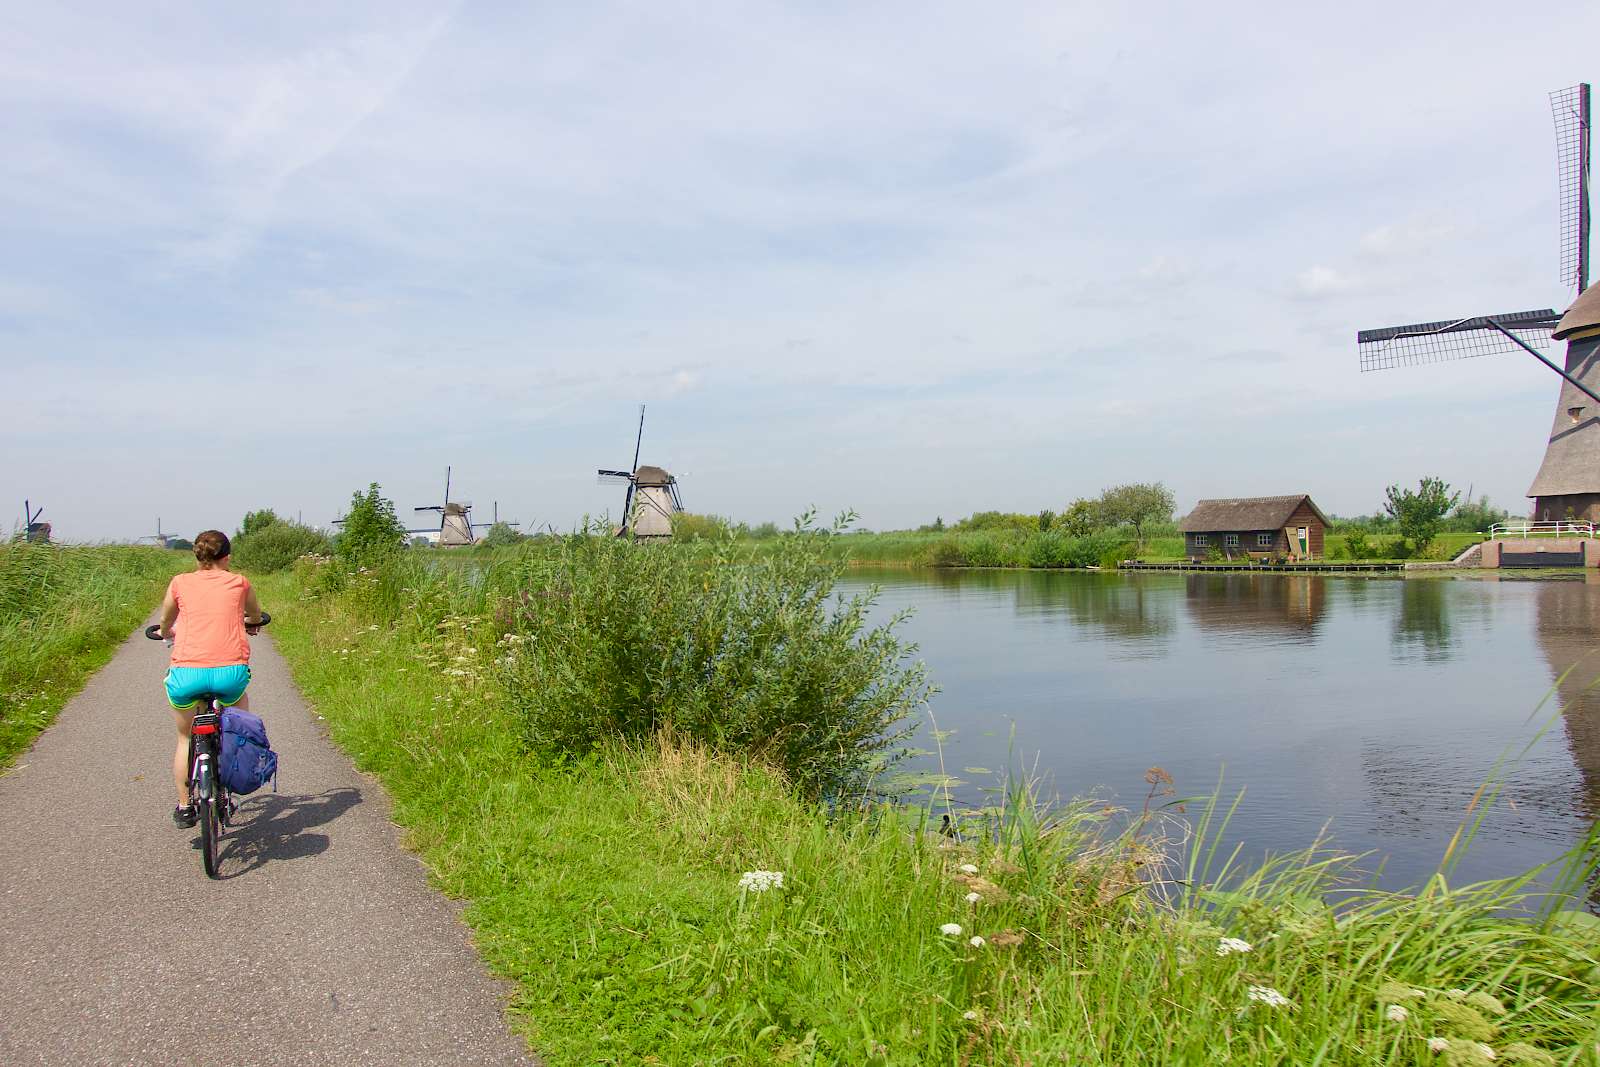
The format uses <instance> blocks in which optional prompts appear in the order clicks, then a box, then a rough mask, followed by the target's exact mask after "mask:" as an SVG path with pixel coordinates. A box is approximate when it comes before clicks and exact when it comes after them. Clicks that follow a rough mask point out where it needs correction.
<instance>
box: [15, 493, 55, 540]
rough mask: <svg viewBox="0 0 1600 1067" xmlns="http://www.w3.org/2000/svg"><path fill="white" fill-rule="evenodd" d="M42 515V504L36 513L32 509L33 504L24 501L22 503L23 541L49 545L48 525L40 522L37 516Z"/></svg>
mask: <svg viewBox="0 0 1600 1067" xmlns="http://www.w3.org/2000/svg"><path fill="white" fill-rule="evenodd" d="M43 514H44V505H43V504H40V505H39V509H38V510H37V511H35V510H34V508H33V502H32V501H29V500H24V501H23V502H22V537H23V540H25V541H38V542H42V543H44V544H49V543H50V524H49V523H48V522H40V521H39V516H40V515H43Z"/></svg>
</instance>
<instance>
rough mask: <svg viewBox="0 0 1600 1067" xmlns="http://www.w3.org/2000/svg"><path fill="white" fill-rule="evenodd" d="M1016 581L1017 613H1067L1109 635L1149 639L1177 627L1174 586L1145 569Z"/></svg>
mask: <svg viewBox="0 0 1600 1067" xmlns="http://www.w3.org/2000/svg"><path fill="white" fill-rule="evenodd" d="M1034 577H1035V578H1036V579H1041V580H1035V581H1031V582H1022V583H1019V584H1018V586H1017V614H1018V615H1039V616H1064V617H1066V618H1067V619H1070V620H1071V621H1072V623H1073V624H1074V625H1077V626H1080V627H1083V628H1084V629H1088V630H1094V631H1097V632H1099V633H1101V634H1104V635H1105V636H1107V637H1116V638H1122V639H1124V640H1133V641H1137V642H1141V643H1143V642H1145V641H1149V640H1152V639H1155V638H1159V637H1163V636H1165V635H1167V634H1169V633H1171V632H1172V627H1173V622H1174V615H1175V613H1176V607H1175V605H1174V603H1173V601H1174V600H1175V598H1174V597H1173V595H1172V588H1171V586H1170V585H1169V584H1167V583H1165V582H1162V583H1160V587H1159V588H1155V587H1152V585H1151V583H1149V582H1148V581H1146V580H1145V576H1144V575H1123V574H1095V573H1087V574H1077V573H1066V574H1045V575H1035V576H1034Z"/></svg>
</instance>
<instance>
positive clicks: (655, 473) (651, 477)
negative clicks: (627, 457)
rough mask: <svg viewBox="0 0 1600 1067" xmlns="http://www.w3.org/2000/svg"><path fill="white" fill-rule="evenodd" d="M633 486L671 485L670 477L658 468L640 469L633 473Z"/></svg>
mask: <svg viewBox="0 0 1600 1067" xmlns="http://www.w3.org/2000/svg"><path fill="white" fill-rule="evenodd" d="M633 481H634V484H635V485H671V484H672V475H670V474H668V473H667V472H666V471H664V470H662V469H661V468H660V467H640V468H639V469H638V470H636V471H634V472H633Z"/></svg>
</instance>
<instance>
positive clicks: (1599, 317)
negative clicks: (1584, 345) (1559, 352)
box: [1551, 285, 1600, 341]
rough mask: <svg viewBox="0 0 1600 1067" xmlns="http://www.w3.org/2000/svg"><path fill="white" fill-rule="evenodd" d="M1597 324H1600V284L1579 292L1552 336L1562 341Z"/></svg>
mask: <svg viewBox="0 0 1600 1067" xmlns="http://www.w3.org/2000/svg"><path fill="white" fill-rule="evenodd" d="M1595 326H1600V285H1591V286H1590V287H1589V288H1587V289H1585V290H1584V291H1583V292H1581V293H1579V294H1578V299H1576V300H1574V301H1573V302H1572V306H1571V307H1569V308H1568V309H1567V313H1566V314H1565V315H1563V316H1561V321H1560V322H1558V323H1556V328H1555V332H1554V333H1553V334H1552V335H1551V336H1553V337H1554V338H1555V339H1556V340H1557V341H1560V340H1564V339H1565V338H1567V337H1570V336H1571V335H1573V334H1575V333H1577V332H1578V331H1579V330H1587V329H1590V328H1592V327H1595Z"/></svg>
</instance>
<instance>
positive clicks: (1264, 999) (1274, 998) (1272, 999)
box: [1245, 985, 1289, 1008]
mask: <svg viewBox="0 0 1600 1067" xmlns="http://www.w3.org/2000/svg"><path fill="white" fill-rule="evenodd" d="M1245 996H1246V997H1248V998H1249V999H1250V1000H1252V1001H1254V1002H1255V1003H1257V1004H1265V1005H1266V1006H1267V1007H1269V1008H1287V1007H1288V1006H1289V998H1288V997H1286V996H1284V995H1283V994H1282V993H1280V992H1278V991H1277V990H1276V989H1273V988H1272V987H1271V986H1269V985H1253V986H1251V987H1250V988H1249V989H1247V990H1245Z"/></svg>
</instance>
